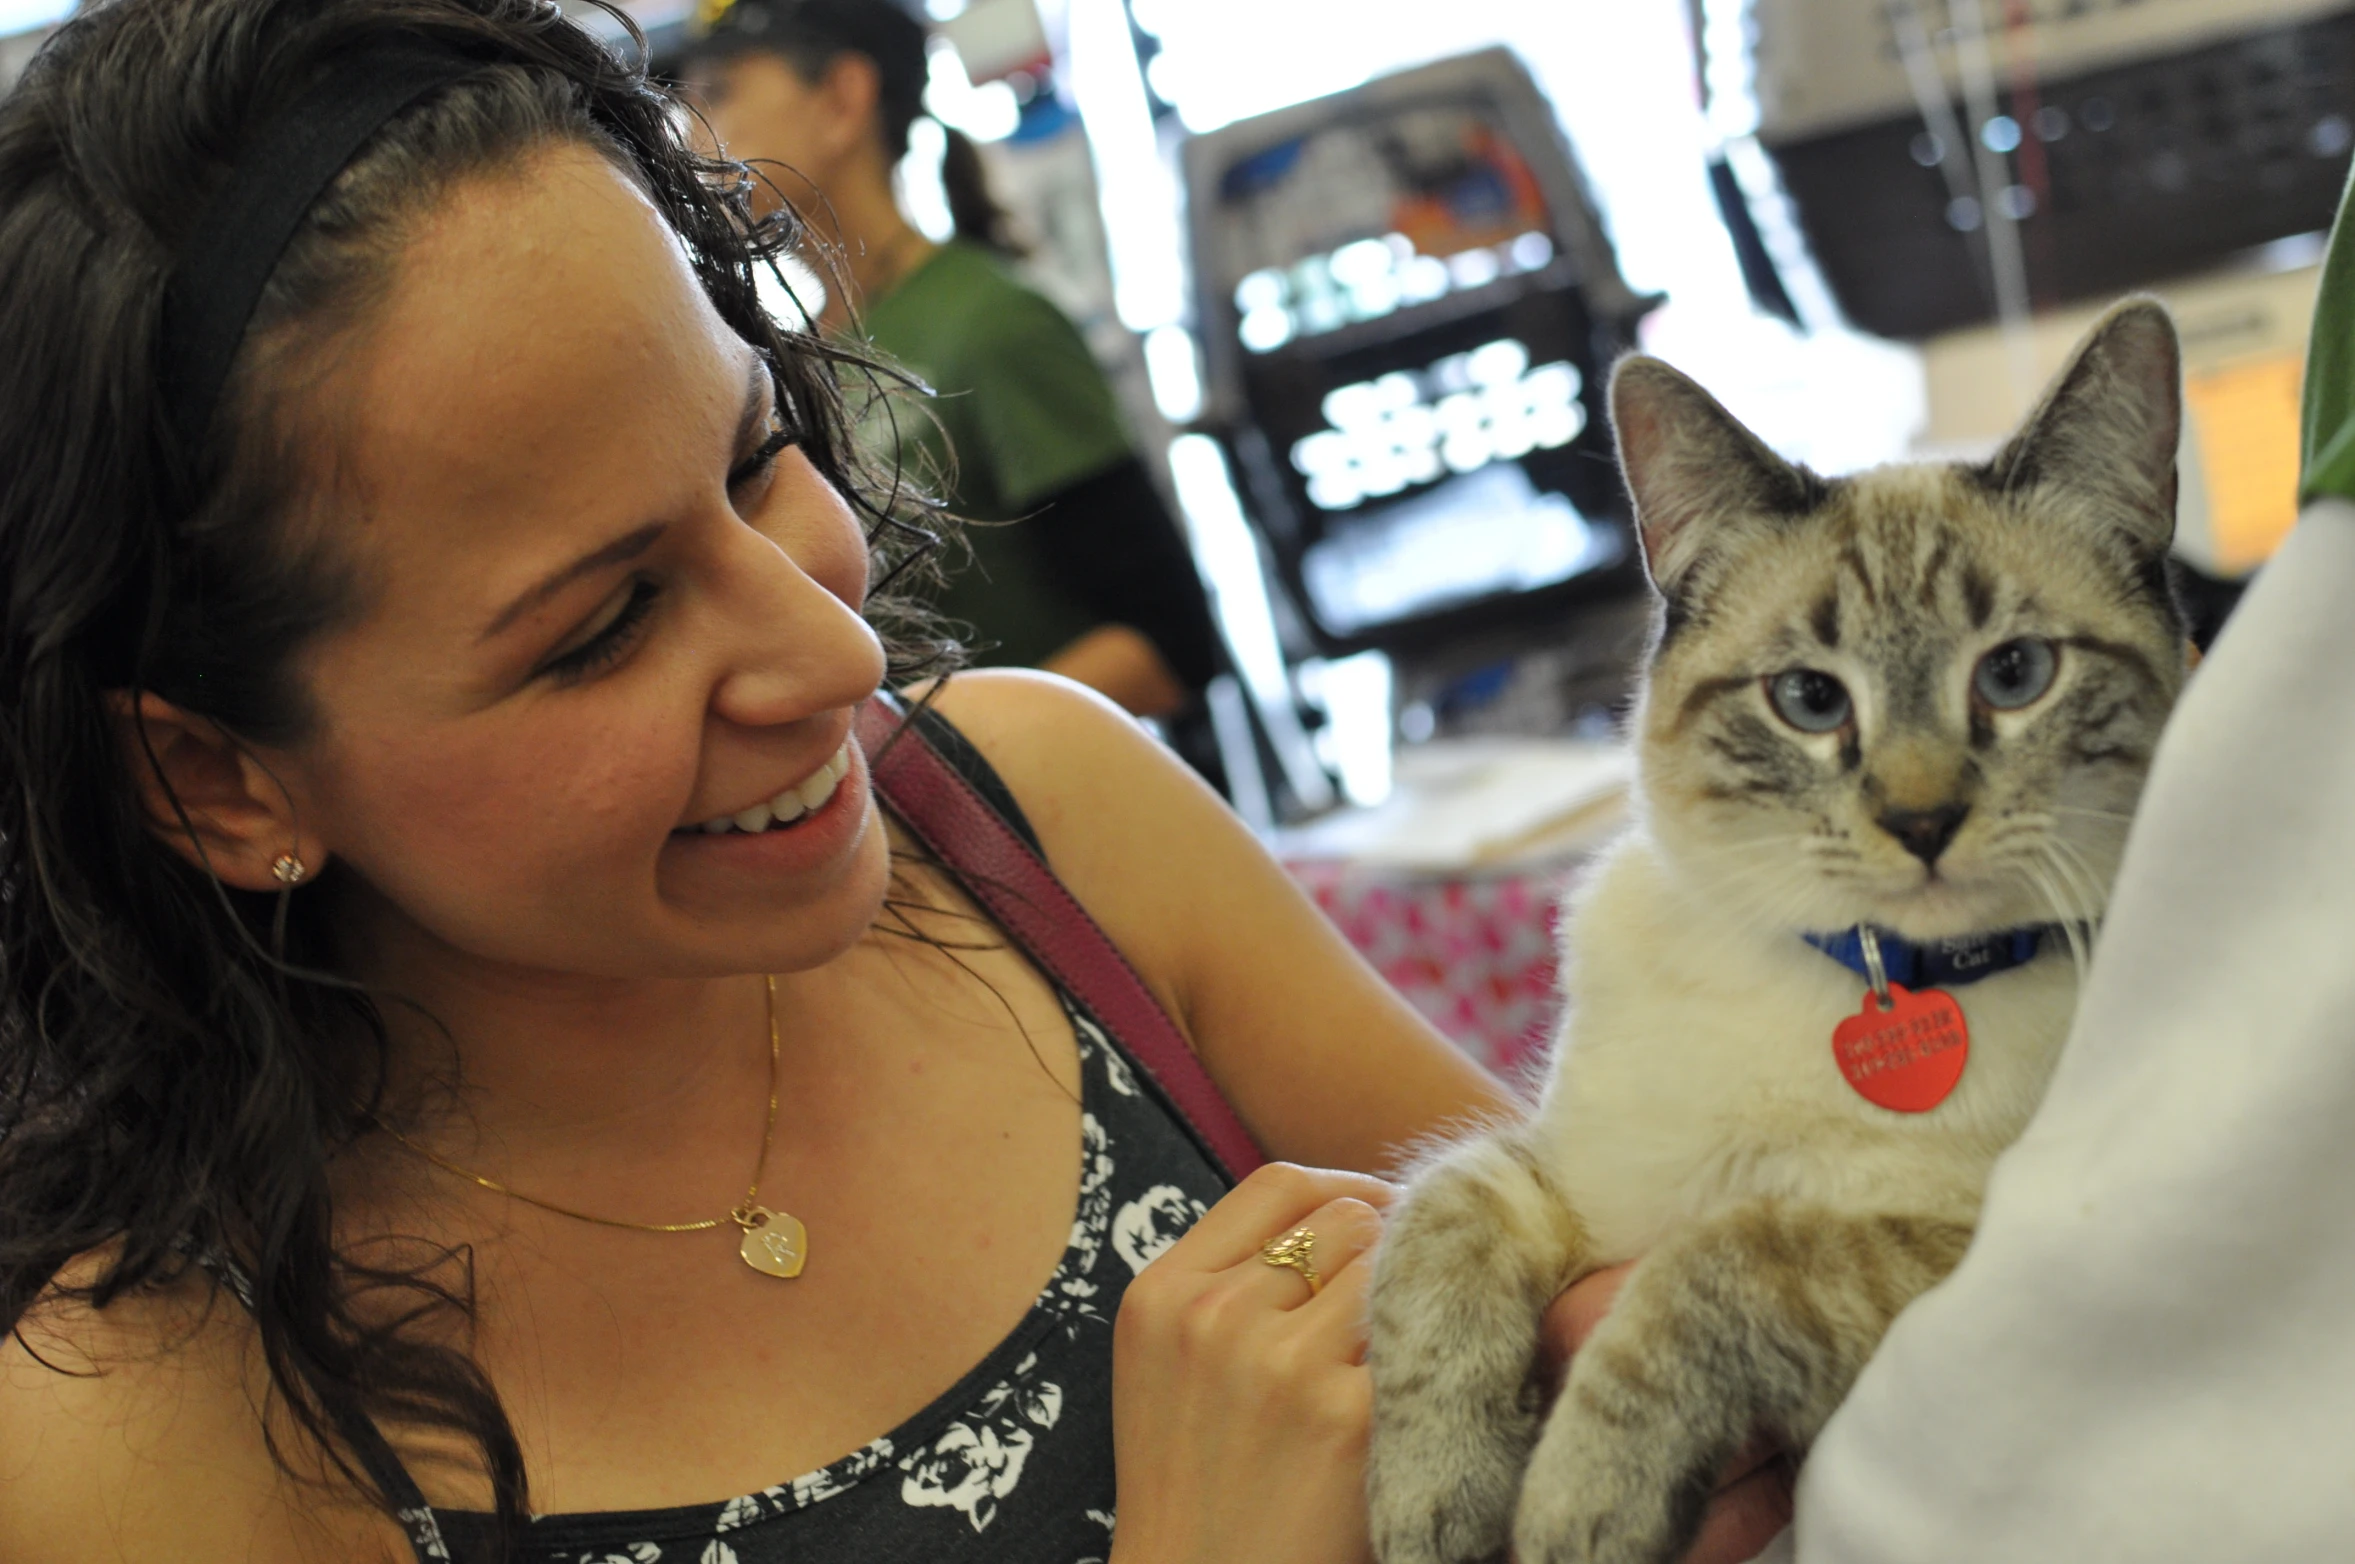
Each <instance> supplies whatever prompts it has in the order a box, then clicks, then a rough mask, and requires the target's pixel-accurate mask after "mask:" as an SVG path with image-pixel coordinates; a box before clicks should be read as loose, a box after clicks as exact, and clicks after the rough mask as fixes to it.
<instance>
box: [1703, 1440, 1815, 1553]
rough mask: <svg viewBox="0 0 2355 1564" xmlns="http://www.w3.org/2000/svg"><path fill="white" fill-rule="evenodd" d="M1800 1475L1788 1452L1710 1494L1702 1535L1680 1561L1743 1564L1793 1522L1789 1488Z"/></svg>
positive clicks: (1761, 1551)
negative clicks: (1786, 1454)
mask: <svg viewBox="0 0 2355 1564" xmlns="http://www.w3.org/2000/svg"><path fill="white" fill-rule="evenodd" d="M1797 1481H1798V1473H1797V1471H1796V1469H1795V1468H1794V1467H1793V1465H1792V1463H1791V1458H1790V1457H1789V1456H1778V1457H1776V1458H1775V1459H1774V1460H1771V1461H1769V1462H1767V1463H1766V1464H1765V1465H1763V1466H1760V1467H1757V1468H1755V1469H1754V1470H1753V1471H1751V1473H1750V1474H1749V1475H1748V1476H1747V1477H1744V1478H1743V1479H1742V1480H1741V1481H1739V1482H1737V1483H1734V1484H1732V1485H1730V1486H1728V1487H1725V1488H1720V1489H1719V1490H1718V1491H1717V1492H1716V1493H1715V1494H1714V1495H1712V1496H1711V1497H1710V1500H1709V1508H1708V1510H1707V1512H1706V1513H1704V1514H1703V1516H1702V1518H1701V1533H1700V1535H1699V1536H1698V1537H1696V1538H1694V1539H1693V1545H1692V1547H1691V1549H1690V1550H1688V1551H1687V1552H1686V1554H1685V1556H1684V1561H1683V1564H1742V1561H1743V1560H1747V1559H1754V1558H1756V1557H1757V1556H1758V1555H1759V1554H1761V1553H1763V1552H1765V1551H1766V1545H1767V1544H1768V1543H1770V1542H1772V1541H1774V1539H1775V1537H1776V1535H1777V1534H1778V1533H1780V1532H1781V1531H1782V1529H1783V1528H1784V1527H1786V1526H1788V1525H1790V1524H1791V1491H1792V1489H1793V1487H1794V1486H1795V1485H1796V1483H1797Z"/></svg>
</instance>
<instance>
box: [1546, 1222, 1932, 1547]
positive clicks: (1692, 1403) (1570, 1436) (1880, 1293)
mask: <svg viewBox="0 0 2355 1564" xmlns="http://www.w3.org/2000/svg"><path fill="white" fill-rule="evenodd" d="M1970 1237H1971V1229H1970V1227H1969V1226H1968V1225H1967V1224H1966V1223H1964V1222H1960V1221H1954V1220H1947V1219H1941V1218H1936V1217H1923V1216H1907V1215H1898V1214H1894V1213H1891V1214H1881V1215H1860V1214H1854V1213H1835V1212H1832V1211H1828V1210H1826V1209H1824V1208H1822V1207H1820V1206H1803V1205H1789V1204H1784V1203H1782V1202H1780V1201H1772V1200H1760V1201H1753V1202H1751V1203H1748V1204H1746V1205H1742V1206H1737V1207H1735V1208H1734V1209H1732V1210H1730V1211H1727V1212H1724V1213H1722V1214H1720V1215H1718V1216H1715V1217H1712V1218H1710V1219H1708V1220H1707V1221H1704V1222H1699V1223H1696V1224H1694V1225H1693V1226H1692V1227H1691V1228H1690V1229H1688V1230H1686V1231H1684V1232H1682V1233H1679V1234H1677V1235H1676V1236H1675V1237H1673V1238H1671V1239H1670V1240H1669V1241H1667V1242H1666V1243H1664V1244H1662V1245H1661V1246H1660V1247H1659V1248H1658V1249H1656V1250H1654V1251H1653V1252H1652V1253H1651V1254H1650V1255H1648V1256H1646V1257H1645V1259H1644V1260H1643V1262H1642V1263H1641V1264H1639V1265H1638V1266H1637V1267H1636V1269H1635V1270H1634V1271H1633V1272H1632V1273H1630V1275H1629V1276H1628V1279H1627V1285H1626V1287H1625V1288H1624V1289H1623V1290H1622V1291H1621V1293H1620V1295H1619V1299H1618V1302H1617V1304H1616V1305H1615V1306H1614V1307H1613V1309H1612V1311H1611V1313H1610V1314H1609V1315H1608V1316H1607V1317H1606V1318H1605V1319H1604V1321H1603V1323H1602V1324H1601V1325H1600V1326H1599V1327H1597V1328H1596V1330H1595V1333H1594V1335H1593V1336H1592V1337H1591V1338H1590V1339H1589V1340H1588V1342H1587V1344H1586V1346H1585V1347H1584V1348H1583V1349H1582V1350H1581V1351H1580V1352H1579V1354H1578V1356H1577V1357H1576V1358H1575V1359H1574V1360H1573V1361H1572V1363H1571V1368H1570V1376H1569V1381H1568V1384H1567V1385H1566V1386H1565V1388H1564V1390H1563V1393H1562V1397H1561V1399H1560V1400H1559V1401H1558V1402H1556V1403H1555V1406H1554V1410H1553V1412H1552V1414H1551V1416H1550V1417H1549V1419H1548V1421H1547V1424H1546V1428H1545V1432H1544V1434H1543V1436H1542V1437H1541V1438H1540V1439H1539V1441H1538V1445H1537V1450H1536V1453H1535V1455H1534V1456H1533V1457H1532V1459H1531V1461H1530V1465H1529V1471H1528V1478H1527V1482H1526V1485H1525V1486H1524V1488H1523V1490H1522V1493H1521V1503H1520V1512H1519V1514H1518V1516H1517V1517H1516V1518H1515V1521H1514V1543H1515V1556H1516V1558H1517V1559H1518V1561H1519V1564H1668V1561H1671V1560H1673V1559H1675V1558H1677V1557H1678V1556H1679V1555H1680V1554H1681V1553H1682V1552H1683V1551H1684V1549H1685V1547H1686V1545H1687V1544H1688V1543H1689V1542H1690V1541H1691V1539H1692V1537H1693V1534H1694V1532H1695V1530H1696V1529H1697V1527H1698V1526H1699V1523H1700V1519H1701V1512H1702V1509H1703V1507H1704V1506H1705V1505H1706V1503H1707V1501H1708V1498H1709V1493H1710V1489H1711V1486H1712V1484H1713V1483H1714V1481H1715V1479H1716V1476H1717V1473H1718V1472H1719V1470H1720V1469H1721V1468H1722V1467H1723V1466H1724V1464H1725V1462H1726V1461H1727V1460H1729V1459H1730V1458H1731V1457H1732V1456H1733V1453H1734V1451H1735V1450H1736V1449H1737V1448H1739V1447H1740V1445H1741V1444H1742V1442H1743V1441H1744V1440H1745V1439H1746V1438H1748V1437H1749V1435H1750V1433H1751V1432H1752V1430H1754V1429H1756V1430H1764V1431H1765V1432H1767V1433H1769V1434H1771V1435H1773V1436H1774V1437H1776V1438H1777V1439H1778V1440H1780V1441H1781V1442H1782V1443H1783V1444H1784V1445H1785V1446H1786V1447H1787V1448H1789V1449H1792V1450H1795V1451H1804V1450H1805V1449H1806V1448H1807V1446H1808V1445H1809V1444H1810V1443H1811V1442H1812V1441H1813V1440H1814V1438H1815V1436H1816V1434H1817V1432H1818V1431H1819V1430H1821V1429H1822V1427H1823V1425H1824V1422H1825V1420H1826V1419H1828V1418H1829V1417H1830V1416H1831V1415H1832V1411H1833V1409H1834V1408H1836V1407H1837V1406H1839V1404H1840V1401H1841V1398H1842V1397H1844V1396H1846V1395H1847V1393H1848V1388H1849V1386H1850V1385H1852V1384H1854V1383H1855V1380H1856V1376H1857V1373H1858V1372H1859V1371H1860V1370H1861V1369H1862V1368H1863V1367H1864V1362H1865V1359H1866V1358H1868V1357H1870V1356H1871V1355H1872V1352H1873V1349H1874V1348H1875V1347H1876V1346H1878V1345H1879V1344H1880V1340H1881V1337H1882V1335H1883V1334H1884V1333H1885V1332H1886V1331H1887V1330H1888V1328H1889V1323H1890V1321H1892V1320H1894V1319H1895V1318H1896V1317H1897V1313H1898V1311H1899V1310H1901V1309H1903V1308H1904V1307H1905V1306H1906V1304H1908V1303H1909V1302H1911V1301H1912V1300H1913V1299H1914V1298H1915V1297H1917V1296H1919V1295H1920V1294H1921V1293H1922V1292H1923V1291H1924V1290H1925V1289H1926V1288H1928V1287H1930V1286H1931V1285H1932V1284H1934V1283H1936V1282H1937V1281H1938V1280H1939V1279H1940V1278H1942V1277H1944V1276H1945V1275H1946V1273H1947V1272H1948V1271H1950V1270H1952V1269H1953V1268H1954V1266H1955V1264H1956V1263H1957V1262H1958V1261H1960V1260H1961V1259H1962V1254H1963V1250H1964V1248H1965V1247H1966V1246H1968V1244H1969V1243H1970Z"/></svg>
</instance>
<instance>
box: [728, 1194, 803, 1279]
mask: <svg viewBox="0 0 2355 1564" xmlns="http://www.w3.org/2000/svg"><path fill="white" fill-rule="evenodd" d="M736 1221H737V1224H738V1225H739V1226H741V1227H742V1228H743V1229H744V1242H743V1243H741V1244H739V1245H737V1248H736V1252H737V1253H739V1254H741V1255H743V1256H744V1263H745V1264H746V1265H749V1266H751V1267H752V1268H753V1269H754V1270H756V1271H758V1272H760V1273H761V1275H763V1276H775V1277H779V1278H782V1279H783V1280H785V1281H791V1280H792V1279H793V1278H794V1277H796V1276H799V1275H800V1274H801V1268H802V1266H804V1265H805V1264H807V1263H808V1261H809V1257H810V1234H809V1229H808V1228H806V1227H803V1226H802V1225H801V1219H800V1218H798V1217H796V1216H793V1215H791V1214H790V1213H788V1212H784V1211H771V1210H770V1209H769V1208H768V1207H767V1206H747V1207H745V1208H744V1210H743V1211H742V1212H741V1213H739V1214H738V1215H737V1217H736Z"/></svg>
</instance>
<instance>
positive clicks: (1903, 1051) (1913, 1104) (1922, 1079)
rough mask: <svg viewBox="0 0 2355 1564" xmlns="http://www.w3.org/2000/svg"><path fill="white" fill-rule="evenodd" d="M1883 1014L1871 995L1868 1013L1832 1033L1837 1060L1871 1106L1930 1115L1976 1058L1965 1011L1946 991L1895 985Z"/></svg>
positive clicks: (1866, 999)
mask: <svg viewBox="0 0 2355 1564" xmlns="http://www.w3.org/2000/svg"><path fill="white" fill-rule="evenodd" d="M1889 1001H1890V1002H1889V1008H1888V1009H1886V1010H1883V1009H1882V1008H1881V1004H1880V1001H1879V1000H1877V999H1875V998H1874V997H1873V993H1872V990H1871V989H1869V988H1868V989H1866V990H1865V992H1864V1008H1863V1009H1862V1010H1860V1011H1858V1012H1857V1013H1856V1014H1855V1015H1852V1016H1850V1017H1849V1018H1848V1019H1847V1020H1845V1021H1842V1022H1841V1023H1840V1024H1839V1025H1838V1026H1836V1027H1834V1028H1832V1057H1833V1058H1834V1059H1836V1060H1838V1061H1839V1063H1840V1073H1841V1074H1842V1075H1844V1076H1846V1077H1847V1078H1848V1084H1849V1085H1851V1086H1853V1087H1855V1088H1856V1094H1857V1095H1858V1096H1859V1097H1862V1098H1863V1099H1864V1100H1865V1101H1866V1102H1871V1103H1878V1104H1880V1105H1881V1106H1882V1107H1884V1108H1893V1109H1895V1110H1896V1111H1897V1112H1899V1113H1927V1112H1929V1111H1930V1110H1931V1109H1932V1108H1935V1107H1937V1106H1938V1104H1940V1103H1942V1102H1944V1101H1945V1100H1946V1095H1947V1093H1949V1092H1951V1091H1953V1090H1954V1083H1955V1082H1957V1081H1959V1080H1961V1079H1962V1073H1963V1065H1964V1064H1965V1063H1966V1062H1967V1061H1968V1060H1969V1059H1970V1056H1971V1029H1970V1027H1969V1026H1967V1025H1966V1024H1964V1022H1963V1013H1962V1006H1960V1005H1958V1004H1956V1003H1955V1002H1954V996H1953V995H1952V994H1949V993H1947V992H1946V991H1945V990H1943V989H1936V988H1926V989H1924V990H1922V991H1921V992H1920V993H1918V994H1917V993H1915V992H1914V991H1913V990H1911V989H1909V988H1907V987H1905V986H1904V985H1903V984H1901V983H1892V984H1890V985H1889Z"/></svg>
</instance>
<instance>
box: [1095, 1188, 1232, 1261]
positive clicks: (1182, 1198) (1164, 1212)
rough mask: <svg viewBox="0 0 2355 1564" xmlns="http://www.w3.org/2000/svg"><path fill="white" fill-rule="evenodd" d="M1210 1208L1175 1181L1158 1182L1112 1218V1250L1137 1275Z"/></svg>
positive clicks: (1182, 1235) (1183, 1234)
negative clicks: (1171, 1182)
mask: <svg viewBox="0 0 2355 1564" xmlns="http://www.w3.org/2000/svg"><path fill="white" fill-rule="evenodd" d="M1209 1209H1210V1208H1209V1207H1208V1206H1206V1205H1204V1204H1203V1203H1202V1202H1201V1201H1199V1200H1196V1199H1195V1198H1194V1197H1193V1196H1192V1195H1189V1194H1187V1193H1186V1192H1185V1191H1184V1190H1182V1189H1180V1188H1178V1187H1177V1185H1175V1184H1156V1185H1154V1186H1153V1187H1152V1188H1151V1189H1148V1190H1146V1191H1145V1192H1144V1193H1143V1194H1142V1195H1139V1196H1138V1197H1137V1198H1136V1199H1134V1200H1132V1201H1130V1202H1129V1203H1128V1204H1127V1205H1125V1206H1122V1207H1121V1208H1120V1214H1119V1215H1118V1216H1116V1217H1114V1218H1113V1219H1112V1252H1113V1253H1115V1254H1117V1255H1119V1256H1120V1257H1121V1258H1122V1259H1123V1260H1126V1261H1127V1262H1128V1268H1129V1273H1130V1274H1131V1275H1134V1274H1135V1273H1136V1272H1138V1271H1141V1270H1143V1269H1144V1268H1145V1267H1146V1266H1148V1265H1151V1264H1152V1263H1153V1262H1154V1261H1155V1260H1157V1259H1159V1258H1160V1256H1161V1252H1162V1251H1163V1250H1164V1249H1167V1248H1168V1247H1169V1246H1170V1245H1171V1244H1174V1243H1176V1242H1177V1241H1178V1240H1179V1239H1180V1238H1182V1237H1184V1236H1185V1233H1186V1229H1188V1228H1190V1227H1192V1226H1193V1225H1194V1224H1195V1223H1196V1222H1198V1221H1200V1220H1201V1218H1202V1213H1203V1212H1205V1211H1207V1210H1209Z"/></svg>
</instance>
